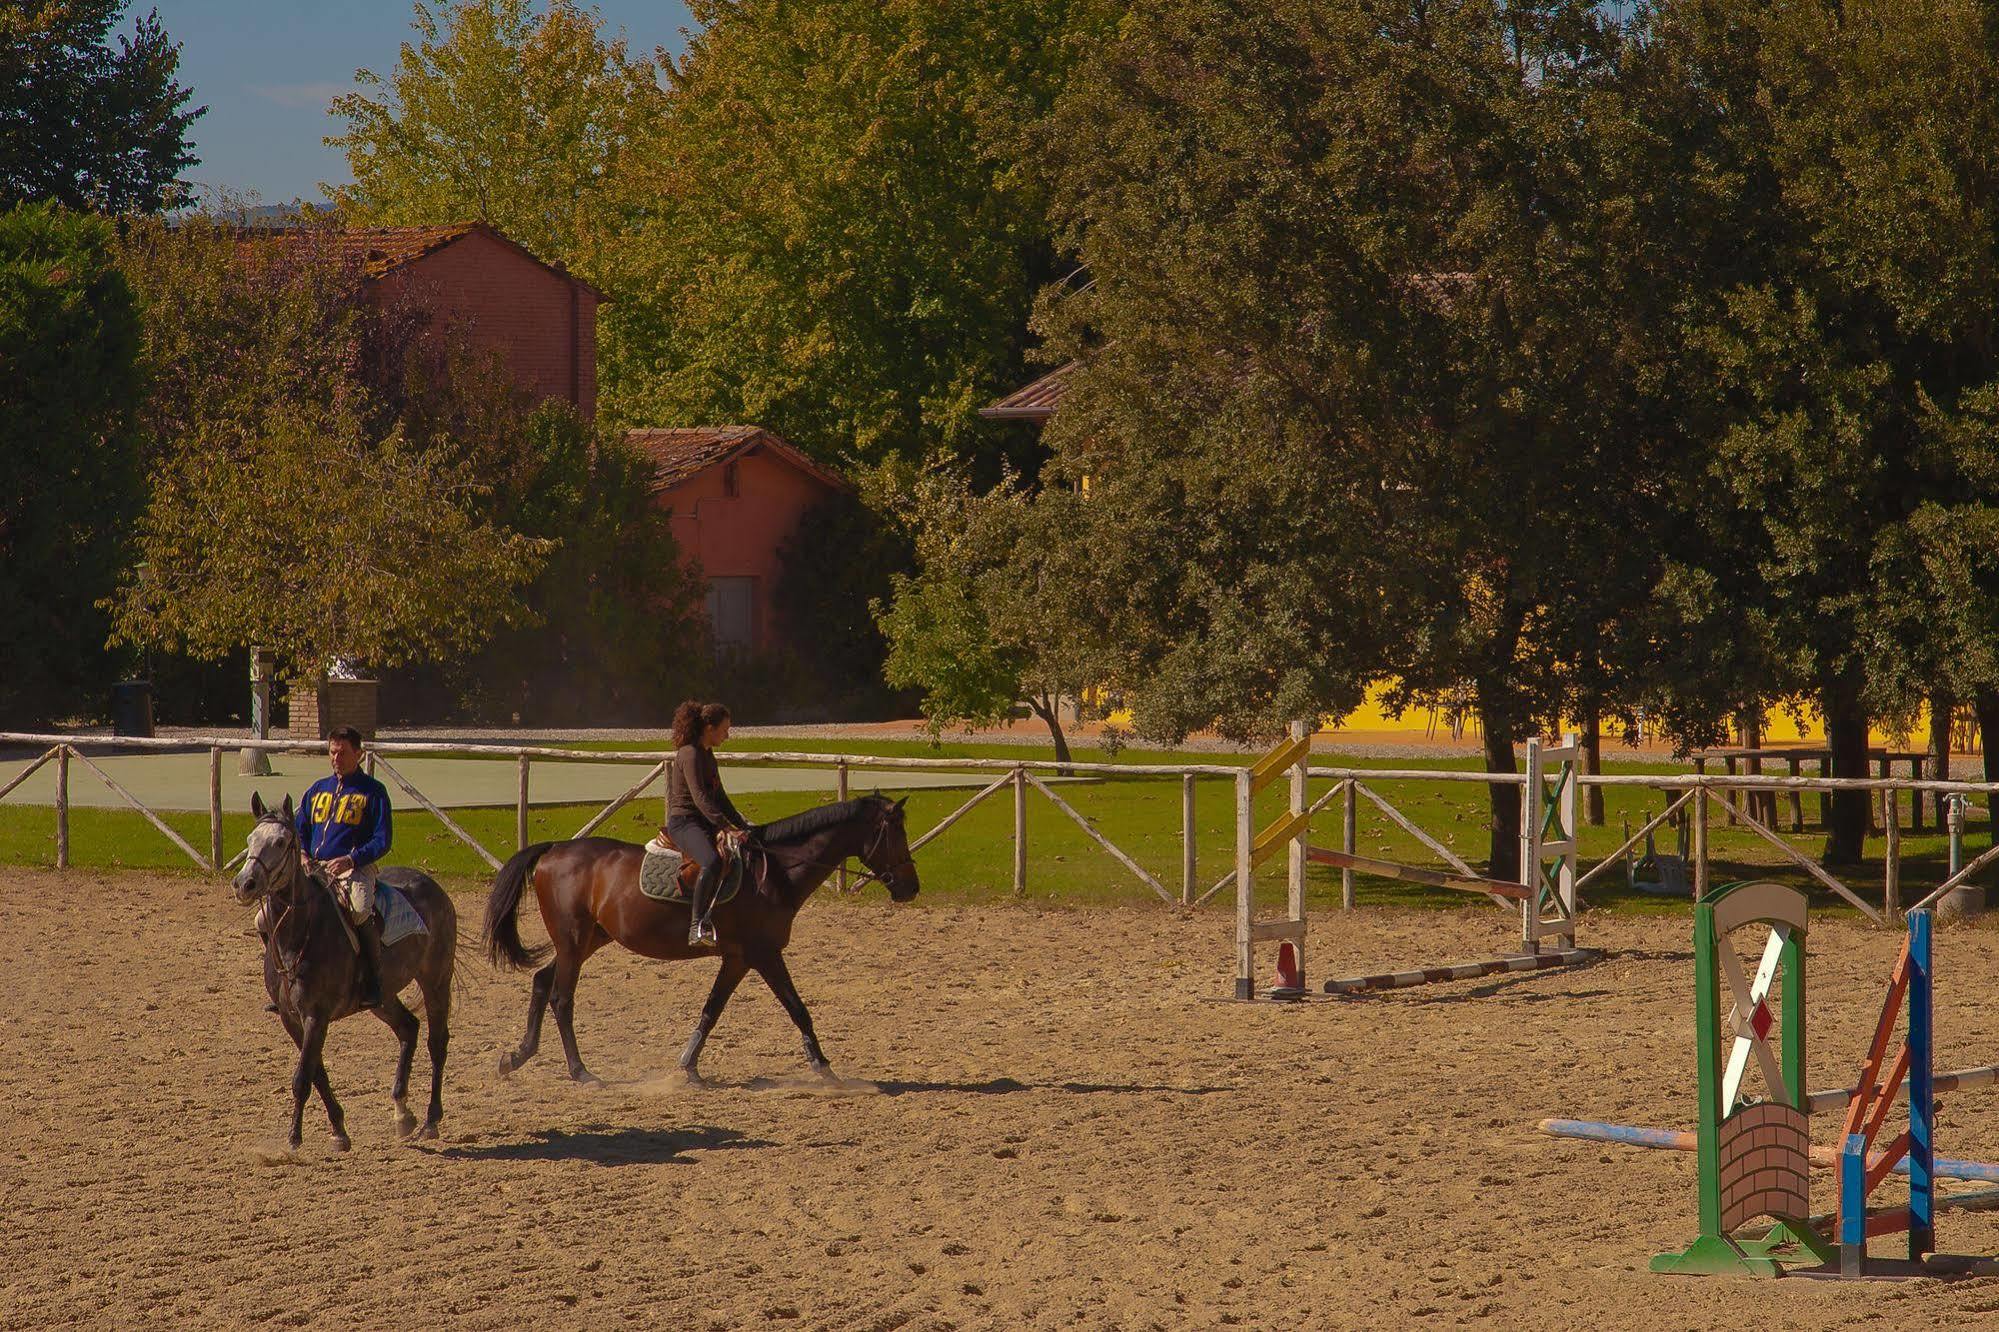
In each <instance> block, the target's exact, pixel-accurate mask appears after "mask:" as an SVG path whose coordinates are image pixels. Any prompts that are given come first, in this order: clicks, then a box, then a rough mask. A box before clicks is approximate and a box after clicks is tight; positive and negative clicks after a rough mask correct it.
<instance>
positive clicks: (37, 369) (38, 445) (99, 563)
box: [0, 205, 144, 729]
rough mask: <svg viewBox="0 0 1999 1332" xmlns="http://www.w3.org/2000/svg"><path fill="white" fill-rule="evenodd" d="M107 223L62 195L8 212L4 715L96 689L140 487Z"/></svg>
mask: <svg viewBox="0 0 1999 1332" xmlns="http://www.w3.org/2000/svg"><path fill="white" fill-rule="evenodd" d="M112 239H113V238H112V232H111V228H110V226H109V225H108V224H107V223H105V222H102V221H100V220H98V219H95V218H91V217H87V216H84V215H80V214H76V213H70V212H66V211H64V210H62V209H59V208H55V207H53V206H48V205H42V206H37V207H15V208H13V209H11V210H9V211H7V212H4V213H0V459H4V467H3V468H0V470H4V471H5V473H6V476H7V484H6V485H5V487H0V660H5V661H6V663H7V667H6V669H5V670H4V671H0V726H6V727H9V728H11V729H29V728H32V727H34V726H36V725H39V724H42V723H46V722H51V721H55V720H60V719H62V718H64V717H68V716H72V715H75V714H76V713H77V712H79V711H91V710H94V708H95V706H96V705H97V704H98V703H99V701H100V700H101V695H100V694H99V693H98V691H99V689H101V687H102V686H103V685H104V684H105V683H107V681H108V678H109V677H110V673H111V670H112V669H114V666H113V662H112V659H111V658H109V657H107V656H106V654H105V652H104V637H105V618H104V616H103V614H102V613H101V612H100V611H99V610H98V608H97V602H98V600H99V598H101V597H103V596H105V595H106V594H107V593H109V592H110V590H111V588H112V586H113V585H114V583H115V582H116V580H117V577H118V575H119V573H120V572H121V571H122V570H123V569H124V568H125V566H126V562H127V559H128V556H129V550H130V544H129V526H130V523H131V521H132V518H133V516H134V515H135V514H136V513H137V511H138V509H139V507H140V505H141V504H142V503H143V501H144V485H143V481H142V479H141V477H140V475H139V470H138V453H139V450H138V436H137V432H136V430H135V428H134V427H135V418H136V415H137V412H138V407H139V400H140V394H141V391H142V390H141V378H140V373H139V369H138V356H139V314H138V308H137V304H136V302H134V300H133V298H132V292H131V289H130V287H129V286H127V284H126V282H125V279H124V278H123V277H122V276H121V275H120V274H119V272H118V270H117V268H116V266H115V264H114V262H113V256H112Z"/></svg>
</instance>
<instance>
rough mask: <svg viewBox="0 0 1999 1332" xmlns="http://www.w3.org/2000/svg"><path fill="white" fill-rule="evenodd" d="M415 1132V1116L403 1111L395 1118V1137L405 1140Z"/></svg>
mask: <svg viewBox="0 0 1999 1332" xmlns="http://www.w3.org/2000/svg"><path fill="white" fill-rule="evenodd" d="M414 1132H416V1116H415V1115H413V1114H411V1113H410V1112H409V1111H407V1110H405V1111H403V1112H402V1113H400V1114H398V1115H397V1116H396V1136H397V1137H398V1138H407V1137H408V1136H409V1135H410V1134H412V1133H414Z"/></svg>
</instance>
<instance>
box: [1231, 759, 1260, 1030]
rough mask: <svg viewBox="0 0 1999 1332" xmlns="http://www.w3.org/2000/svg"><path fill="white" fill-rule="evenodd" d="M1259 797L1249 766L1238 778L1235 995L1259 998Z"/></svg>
mask: <svg viewBox="0 0 1999 1332" xmlns="http://www.w3.org/2000/svg"><path fill="white" fill-rule="evenodd" d="M1255 801H1256V797H1255V795H1254V794H1253V793H1252V792H1251V790H1250V774H1249V769H1248V768H1244V769H1243V770H1242V771H1241V772H1239V773H1237V774H1236V779H1235V997H1236V998H1238V999H1254V998H1255V997H1256V959H1255V956H1254V953H1255V950H1254V948H1253V947H1252V946H1251V941H1250V937H1249V936H1250V927H1251V926H1252V925H1253V924H1254V923H1255V920H1256V902H1255V897H1256V869H1255V861H1254V853H1255V839H1256V829H1255V827H1254V819H1255Z"/></svg>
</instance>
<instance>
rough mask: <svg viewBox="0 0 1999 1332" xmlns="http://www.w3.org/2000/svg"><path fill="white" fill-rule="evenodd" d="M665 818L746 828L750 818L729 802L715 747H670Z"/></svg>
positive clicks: (669, 820)
mask: <svg viewBox="0 0 1999 1332" xmlns="http://www.w3.org/2000/svg"><path fill="white" fill-rule="evenodd" d="M666 819H667V822H668V823H671V822H673V820H675V819H694V820H696V821H698V822H701V823H705V824H707V825H708V826H709V827H710V828H747V827H748V826H749V822H750V821H749V820H748V819H746V818H744V817H743V816H742V814H741V813H740V812H738V811H737V809H736V807H735V805H733V804H731V803H730V801H729V793H728V792H727V791H724V790H723V789H722V770H721V769H720V768H719V767H717V766H716V764H715V751H714V750H712V749H709V748H708V747H707V746H705V745H682V746H681V747H680V748H679V749H676V750H674V751H673V766H672V767H671V768H669V769H667V773H666Z"/></svg>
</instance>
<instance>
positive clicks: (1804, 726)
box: [1107, 681, 1930, 749]
mask: <svg viewBox="0 0 1999 1332" xmlns="http://www.w3.org/2000/svg"><path fill="white" fill-rule="evenodd" d="M1388 689H1389V685H1388V682H1387V681H1383V682H1382V683H1380V684H1377V685H1375V686H1374V687H1373V688H1372V689H1370V690H1369V691H1368V695H1367V702H1365V703H1363V704H1361V705H1360V706H1359V707H1358V708H1355V709H1354V710H1353V712H1352V713H1350V714H1349V715H1347V716H1346V717H1344V718H1341V719H1340V720H1339V721H1337V722H1334V721H1332V720H1331V719H1328V720H1327V721H1325V722H1324V723H1323V724H1322V725H1321V726H1320V728H1319V729H1320V730H1321V731H1322V732H1324V731H1357V732H1383V733H1387V734H1392V735H1417V736H1428V737H1430V738H1432V739H1443V740H1448V739H1450V738H1451V728H1450V726H1449V725H1448V724H1447V723H1446V721H1445V720H1444V715H1443V713H1442V712H1441V711H1437V712H1432V711H1430V710H1429V709H1427V708H1411V709H1409V710H1408V711H1406V712H1404V713H1403V714H1402V715H1401V716H1400V717H1390V716H1389V715H1388V713H1387V711H1386V710H1385V709H1384V707H1383V706H1382V699H1383V698H1384V697H1385V696H1386V695H1387V693H1388ZM1107 720H1108V721H1110V722H1111V723H1112V724H1113V725H1117V726H1130V725H1131V712H1130V710H1129V709H1119V710H1118V711H1115V712H1113V713H1111V714H1110V716H1109V717H1108V718H1107ZM1929 726H1930V723H1929V716H1928V714H1927V713H1925V714H1924V715H1922V716H1921V717H1920V718H1918V720H1917V723H1916V729H1915V730H1914V731H1913V732H1912V733H1911V734H1909V735H1904V736H1896V735H1890V734H1888V733H1887V732H1886V731H1882V730H1880V729H1878V728H1877V729H1875V730H1873V731H1871V732H1869V735H1868V741H1869V743H1870V744H1872V745H1875V746H1877V747H1881V748H1891V749H1927V748H1928V741H1929V733H1930V732H1929ZM1478 733H1479V731H1478V720H1477V718H1476V717H1467V718H1466V719H1465V723H1464V731H1463V737H1464V738H1465V739H1468V740H1475V739H1477V738H1478ZM1608 743H1609V741H1608V739H1606V744H1608ZM1824 743H1825V727H1824V725H1823V724H1822V723H1821V722H1820V721H1819V719H1818V718H1817V717H1816V716H1813V715H1811V714H1809V713H1807V714H1803V715H1794V714H1793V713H1791V712H1790V711H1789V710H1788V709H1785V708H1781V707H1778V708H1772V709H1770V710H1769V711H1768V712H1767V713H1765V714H1764V717H1763V744H1765V745H1799V744H1804V745H1822V744H1824Z"/></svg>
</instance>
